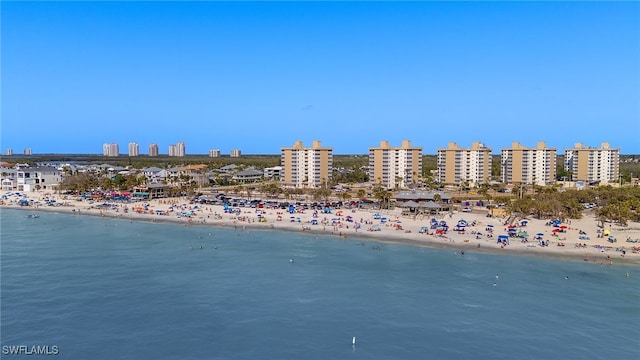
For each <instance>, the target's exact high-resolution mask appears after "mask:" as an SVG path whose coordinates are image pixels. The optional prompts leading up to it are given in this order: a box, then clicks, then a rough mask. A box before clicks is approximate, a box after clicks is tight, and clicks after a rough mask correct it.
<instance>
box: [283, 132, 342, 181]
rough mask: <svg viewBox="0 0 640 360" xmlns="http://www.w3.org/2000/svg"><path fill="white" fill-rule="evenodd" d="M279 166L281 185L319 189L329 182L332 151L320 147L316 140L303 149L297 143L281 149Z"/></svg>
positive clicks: (299, 142)
mask: <svg viewBox="0 0 640 360" xmlns="http://www.w3.org/2000/svg"><path fill="white" fill-rule="evenodd" d="M280 164H281V165H282V174H281V176H280V181H281V182H282V185H284V186H293V187H311V188H315V187H320V186H323V185H326V184H327V183H329V182H330V181H331V178H332V171H333V149H332V148H323V147H321V146H320V141H317V140H316V141H314V142H313V145H312V146H311V147H309V148H305V147H304V146H303V145H302V141H297V142H296V143H295V144H293V147H290V148H282V149H281V155H280Z"/></svg>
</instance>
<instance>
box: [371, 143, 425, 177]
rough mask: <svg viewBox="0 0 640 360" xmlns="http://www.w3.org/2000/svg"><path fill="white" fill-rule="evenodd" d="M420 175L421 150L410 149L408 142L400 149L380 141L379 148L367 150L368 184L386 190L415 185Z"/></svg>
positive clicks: (419, 148) (417, 148) (416, 148)
mask: <svg viewBox="0 0 640 360" xmlns="http://www.w3.org/2000/svg"><path fill="white" fill-rule="evenodd" d="M421 175H422V148H421V147H412V146H411V142H410V141H409V140H405V141H403V142H402V146H401V147H391V146H389V142H388V141H381V142H380V147H377V148H370V149H369V182H371V183H373V184H380V185H382V186H384V187H386V188H394V187H402V188H404V187H406V186H407V185H408V184H417V183H418V180H419V179H420V176H421Z"/></svg>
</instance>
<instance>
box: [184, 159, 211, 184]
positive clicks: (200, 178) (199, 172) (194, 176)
mask: <svg viewBox="0 0 640 360" xmlns="http://www.w3.org/2000/svg"><path fill="white" fill-rule="evenodd" d="M207 168H208V167H207V165H205V164H200V165H187V166H182V167H179V168H178V169H177V172H178V178H179V179H180V180H179V181H180V182H182V181H183V180H182V179H184V178H185V176H188V177H189V179H190V180H189V181H188V182H191V181H195V184H196V185H197V186H204V185H208V184H209V174H208V170H207Z"/></svg>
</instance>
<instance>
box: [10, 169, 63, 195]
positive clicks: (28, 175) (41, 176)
mask: <svg viewBox="0 0 640 360" xmlns="http://www.w3.org/2000/svg"><path fill="white" fill-rule="evenodd" d="M16 179H17V184H16V189H15V190H17V191H27V192H28V191H35V190H41V189H42V190H52V189H55V188H56V187H57V186H58V185H59V184H60V182H62V180H63V172H62V171H60V170H58V169H56V168H55V167H51V166H35V167H27V168H21V169H19V170H18V171H16Z"/></svg>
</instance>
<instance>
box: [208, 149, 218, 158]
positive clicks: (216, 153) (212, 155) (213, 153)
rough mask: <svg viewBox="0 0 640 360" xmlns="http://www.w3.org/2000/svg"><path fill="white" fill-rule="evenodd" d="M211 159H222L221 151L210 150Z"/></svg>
mask: <svg viewBox="0 0 640 360" xmlns="http://www.w3.org/2000/svg"><path fill="white" fill-rule="evenodd" d="M209 157H212V158H213V157H220V150H218V149H216V150H209Z"/></svg>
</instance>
